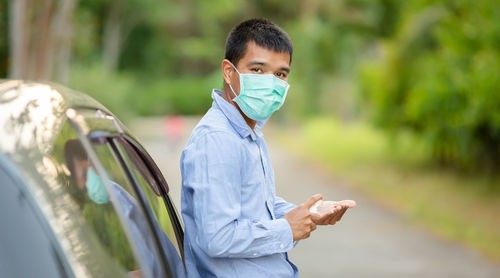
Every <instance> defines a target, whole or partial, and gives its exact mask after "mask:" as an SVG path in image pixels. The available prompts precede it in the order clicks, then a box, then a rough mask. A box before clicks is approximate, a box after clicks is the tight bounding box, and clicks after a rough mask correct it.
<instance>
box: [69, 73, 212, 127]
mask: <svg viewBox="0 0 500 278" xmlns="http://www.w3.org/2000/svg"><path fill="white" fill-rule="evenodd" d="M221 85H222V78H221V77H220V76H219V75H218V74H212V75H207V76H206V77H178V78H165V79H160V80H158V79H153V78H139V77H138V76H136V75H133V74H131V73H129V72H124V71H121V72H113V71H110V70H108V69H106V68H104V67H103V66H101V65H99V64H94V65H91V66H78V65H75V66H74V67H73V68H72V70H71V84H70V86H71V87H72V88H74V89H76V90H79V91H82V92H85V93H87V94H89V95H90V96H92V97H93V98H95V99H96V100H98V101H99V102H101V103H102V104H103V105H104V106H106V107H107V108H108V109H110V110H111V111H112V112H113V113H114V114H116V115H117V116H118V117H120V118H121V119H125V120H127V119H129V118H130V117H132V116H134V115H144V116H150V115H166V114H185V115H190V114H199V113H200V111H206V110H208V108H209V107H210V105H211V103H212V98H211V89H212V88H220V87H221Z"/></svg>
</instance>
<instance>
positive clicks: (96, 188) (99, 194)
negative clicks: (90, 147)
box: [85, 167, 109, 204]
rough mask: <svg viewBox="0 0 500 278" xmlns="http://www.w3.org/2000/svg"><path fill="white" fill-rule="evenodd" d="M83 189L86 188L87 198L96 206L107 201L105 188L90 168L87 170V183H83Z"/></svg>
mask: <svg viewBox="0 0 500 278" xmlns="http://www.w3.org/2000/svg"><path fill="white" fill-rule="evenodd" d="M85 187H87V194H88V195H89V198H90V199H91V200H92V201H94V202H96V203H97V204H105V203H107V202H108V201H109V197H108V193H106V188H105V187H104V184H103V183H102V180H101V178H100V177H99V176H98V175H97V173H96V172H95V171H94V168H92V167H89V168H88V170H87V182H86V183H85Z"/></svg>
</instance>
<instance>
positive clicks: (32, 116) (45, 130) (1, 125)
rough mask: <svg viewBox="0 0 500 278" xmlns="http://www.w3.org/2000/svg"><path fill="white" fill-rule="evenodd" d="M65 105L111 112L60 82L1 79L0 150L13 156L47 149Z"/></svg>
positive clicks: (42, 151)
mask: <svg viewBox="0 0 500 278" xmlns="http://www.w3.org/2000/svg"><path fill="white" fill-rule="evenodd" d="M68 108H76V109H78V108H90V109H99V110H101V111H103V112H104V113H107V114H109V115H112V113H111V112H110V111H108V110H107V109H106V108H105V107H104V106H103V105H101V104H100V103H99V102H97V101H96V100H94V99H93V98H91V97H89V96H88V95H86V94H82V93H80V92H77V91H74V90H72V89H69V88H67V87H64V86H62V85H58V84H54V83H42V82H34V81H21V80H7V81H3V82H2V80H0V111H1V114H0V138H2V140H1V141H0V152H3V153H6V154H8V155H9V156H15V154H26V152H29V153H31V154H33V153H34V152H37V153H39V154H42V155H43V154H45V153H46V152H48V151H50V149H51V145H52V143H53V141H54V139H55V137H57V135H58V132H57V131H58V130H59V128H60V127H61V126H62V124H63V123H64V120H65V118H66V117H65V114H64V113H65V112H66V110H67V109H68Z"/></svg>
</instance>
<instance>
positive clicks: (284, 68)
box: [280, 67, 290, 73]
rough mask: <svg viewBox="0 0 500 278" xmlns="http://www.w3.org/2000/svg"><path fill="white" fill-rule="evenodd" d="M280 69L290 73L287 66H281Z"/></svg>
mask: <svg viewBox="0 0 500 278" xmlns="http://www.w3.org/2000/svg"><path fill="white" fill-rule="evenodd" d="M280 70H282V71H284V72H286V73H290V68H289V67H281V68H280Z"/></svg>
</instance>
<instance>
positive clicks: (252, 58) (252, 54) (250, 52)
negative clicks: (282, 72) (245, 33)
mask: <svg viewBox="0 0 500 278" xmlns="http://www.w3.org/2000/svg"><path fill="white" fill-rule="evenodd" d="M290 58H291V57H290V53H288V52H284V51H283V52H279V51H275V50H273V49H269V48H266V47H262V46H260V45H258V44H256V43H255V42H254V41H249V42H248V43H247V46H246V49H245V53H244V55H243V57H241V59H240V60H239V61H238V65H241V66H249V65H250V63H252V64H253V65H255V64H263V65H266V66H273V67H280V68H281V67H286V68H290Z"/></svg>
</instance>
